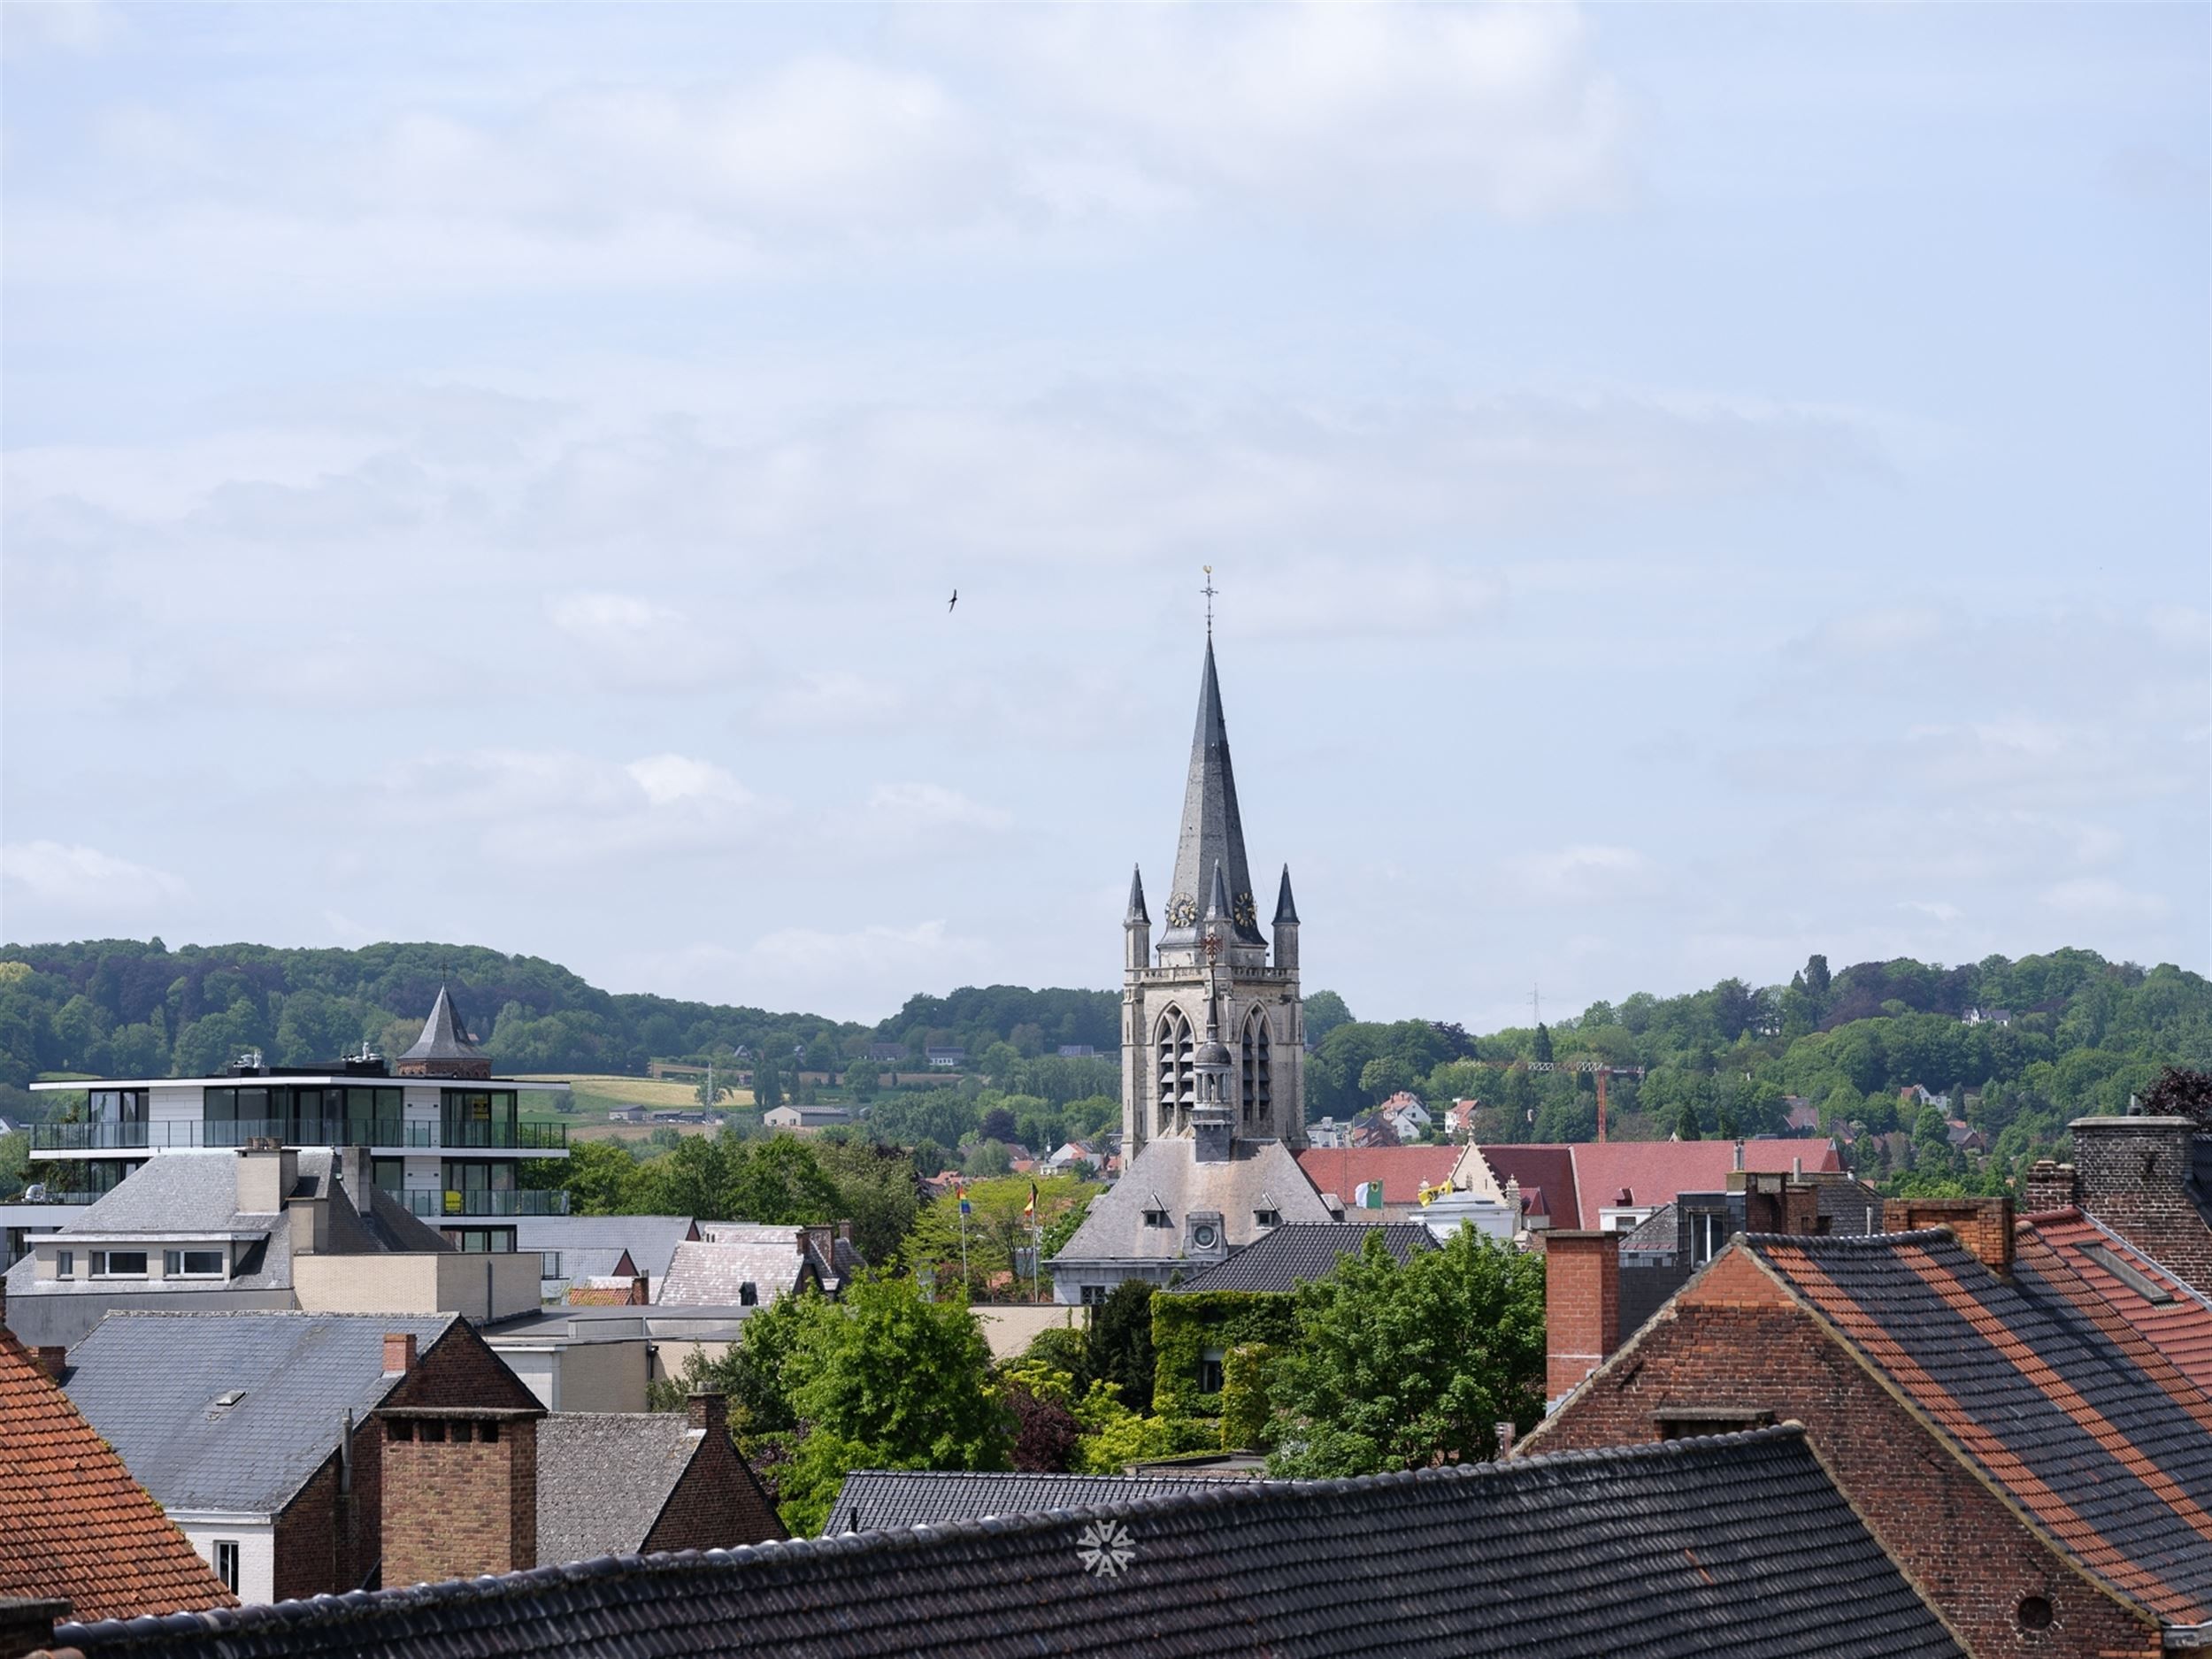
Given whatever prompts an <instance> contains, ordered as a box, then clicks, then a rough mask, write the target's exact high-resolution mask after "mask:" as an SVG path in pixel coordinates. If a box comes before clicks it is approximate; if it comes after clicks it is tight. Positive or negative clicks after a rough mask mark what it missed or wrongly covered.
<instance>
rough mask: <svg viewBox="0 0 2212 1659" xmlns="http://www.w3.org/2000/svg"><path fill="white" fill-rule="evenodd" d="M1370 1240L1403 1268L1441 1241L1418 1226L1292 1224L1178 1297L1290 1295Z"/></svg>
mask: <svg viewBox="0 0 2212 1659" xmlns="http://www.w3.org/2000/svg"><path fill="white" fill-rule="evenodd" d="M1371 1237H1375V1238H1379V1239H1381V1240H1382V1241H1383V1248H1385V1249H1386V1250H1388V1251H1389V1252H1390V1254H1391V1255H1392V1256H1395V1257H1396V1258H1397V1259H1398V1260H1399V1261H1401V1262H1402V1261H1404V1260H1405V1259H1406V1257H1407V1256H1411V1255H1412V1254H1414V1252H1416V1251H1417V1250H1432V1249H1434V1248H1436V1240H1433V1239H1432V1238H1431V1237H1430V1236H1429V1230H1428V1229H1427V1228H1426V1227H1425V1226H1423V1225H1421V1224H1420V1223H1419V1222H1417V1221H1405V1222H1390V1223H1382V1224H1377V1225H1369V1224H1363V1223H1361V1222H1356V1221H1319V1222H1290V1223H1287V1224H1286V1225H1283V1226H1279V1227H1276V1228H1274V1229H1272V1230H1271V1231H1270V1232H1267V1233H1262V1234H1261V1235H1260V1236H1259V1237H1258V1238H1256V1239H1255V1240H1252V1242H1251V1243H1249V1244H1248V1245H1246V1246H1245V1247H1244V1248H1242V1249H1240V1250H1239V1251H1238V1252H1237V1253H1236V1254H1235V1255H1234V1256H1231V1257H1230V1258H1229V1259H1228V1260H1227V1261H1225V1262H1217V1263H1214V1264H1213V1265H1212V1266H1210V1267H1202V1268H1200V1269H1199V1270H1198V1271H1196V1272H1194V1273H1193V1274H1191V1275H1190V1276H1189V1277H1188V1278H1187V1279H1184V1280H1183V1281H1182V1282H1181V1283H1180V1284H1176V1285H1170V1286H1168V1287H1167V1288H1168V1290H1169V1291H1170V1292H1171V1293H1173V1294H1197V1293H1199V1292H1201V1291H1208V1290H1256V1291H1289V1290H1295V1289H1297V1288H1298V1286H1301V1285H1304V1284H1309V1283H1310V1282H1311V1281H1313V1280H1314V1279H1325V1278H1327V1277H1328V1275H1329V1274H1331V1273H1332V1272H1333V1271H1336V1264H1337V1263H1338V1261H1339V1260H1340V1259H1341V1258H1342V1257H1344V1256H1356V1255H1358V1254H1359V1253H1360V1251H1361V1250H1362V1249H1363V1248H1365V1247H1366V1244H1367V1240H1368V1239H1369V1238H1371Z"/></svg>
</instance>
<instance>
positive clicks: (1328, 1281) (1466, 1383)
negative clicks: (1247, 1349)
mask: <svg viewBox="0 0 2212 1659" xmlns="http://www.w3.org/2000/svg"><path fill="white" fill-rule="evenodd" d="M1296 1317H1297V1340H1296V1341H1295V1342H1294V1343H1293V1344H1292V1345H1291V1347H1290V1348H1288V1349H1286V1351H1285V1352H1284V1353H1283V1355H1282V1356H1280V1357H1279V1360H1278V1361H1277V1363H1276V1366H1275V1371H1274V1379H1273V1385H1272V1394H1273V1398H1274V1400H1275V1402H1276V1404H1277V1407H1278V1409H1279V1412H1280V1414H1281V1417H1282V1419H1283V1421H1282V1424H1281V1434H1282V1439H1281V1441H1280V1443H1279V1447H1278V1449H1277V1450H1276V1452H1275V1453H1274V1454H1273V1455H1271V1457H1270V1458H1269V1460H1268V1468H1269V1471H1270V1472H1271V1473H1272V1474H1276V1475H1287V1476H1292V1477H1305V1478H1317V1477H1324V1478H1325V1477H1338V1476H1345V1475H1363V1474H1371V1473H1374V1472H1376V1471H1381V1470H1386V1469H1418V1468H1422V1467H1425V1465H1427V1464H1429V1463H1433V1462H1435V1461H1437V1460H1438V1459H1439V1458H1444V1459H1448V1460H1454V1461H1457V1460H1465V1461H1470V1462H1472V1461H1478V1460H1480V1459H1483V1458H1487V1457H1489V1456H1491V1455H1493V1454H1494V1451H1495V1449H1496V1445H1497V1439H1496V1436H1497V1425H1499V1424H1500V1423H1502V1422H1507V1421H1510V1422H1512V1423H1513V1424H1514V1425H1516V1426H1517V1427H1519V1428H1523V1429H1525V1428H1528V1427H1530V1426H1531V1425H1533V1424H1534V1423H1535V1422H1536V1421H1537V1419H1538V1418H1539V1417H1541V1416H1542V1415H1543V1409H1544V1264H1543V1259H1542V1258H1541V1257H1540V1256H1532V1255H1527V1254H1524V1253H1523V1252H1520V1251H1517V1250H1515V1249H1512V1248H1509V1247H1507V1246H1503V1245H1500V1244H1496V1243H1494V1242H1492V1241H1491V1240H1488V1239H1486V1238H1484V1237H1483V1236H1482V1235H1481V1234H1479V1233H1477V1232H1476V1231H1475V1230H1474V1229H1473V1228H1471V1227H1463V1228H1462V1229H1460V1231H1458V1232H1457V1233H1454V1234H1453V1235H1452V1237H1451V1239H1450V1240H1449V1241H1448V1242H1447V1243H1446V1244H1445V1245H1444V1247H1443V1248H1440V1249H1437V1250H1430V1251H1425V1252H1420V1253H1417V1254H1415V1255H1413V1256H1409V1257H1408V1258H1407V1259H1406V1261H1405V1262H1404V1263H1398V1262H1397V1261H1395V1260H1394V1259H1393V1257H1392V1256H1391V1255H1390V1252H1389V1251H1388V1250H1386V1249H1385V1248H1383V1243H1382V1240H1381V1239H1380V1237H1379V1236H1378V1237H1374V1238H1371V1239H1369V1240H1367V1242H1366V1244H1365V1246H1364V1247H1363V1248H1362V1250H1361V1251H1360V1254H1359V1255H1357V1256H1347V1257H1346V1258H1345V1259H1344V1260H1342V1261H1340V1263H1338V1264H1337V1267H1336V1271H1334V1272H1333V1273H1331V1274H1330V1275H1329V1276H1328V1277H1327V1278H1325V1279H1317V1280H1316V1281H1314V1282H1313V1283H1310V1284H1308V1285H1302V1286H1300V1287H1299V1289H1298V1293H1297V1315H1296Z"/></svg>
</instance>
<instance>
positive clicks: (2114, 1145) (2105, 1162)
mask: <svg viewBox="0 0 2212 1659" xmlns="http://www.w3.org/2000/svg"><path fill="white" fill-rule="evenodd" d="M2067 1127H2068V1128H2070V1129H2071V1130H2072V1131H2073V1133H2074V1170H2075V1177H2074V1191H2075V1202H2077V1203H2078V1204H2079V1205H2080V1206H2081V1207H2082V1208H2083V1209H2084V1210H2088V1211H2089V1212H2090V1213H2091V1214H2092V1215H2094V1216H2099V1217H2101V1216H2102V1215H2103V1214H2104V1213H2105V1211H2107V1210H2115V1211H2123V1212H2131V1211H2135V1210H2143V1211H2145V1212H2147V1213H2148V1212H2159V1211H2163V1210H2169V1209H2175V1210H2178V1209H2181V1208H2186V1207H2188V1204H2189V1199H2188V1194H2187V1193H2186V1192H2185V1190H2184V1184H2185V1182H2186V1181H2187V1179H2188V1177H2189V1172H2190V1163H2191V1157H2192V1154H2193V1149H2194V1148H2193V1143H2194V1141H2195V1140H2196V1128H2197V1126H2196V1125H2195V1124H2193V1122H2191V1121H2190V1120H2189V1119H2188V1118H2075V1119H2074V1121H2073V1122H2072V1123H2071V1124H2070V1125H2067Z"/></svg>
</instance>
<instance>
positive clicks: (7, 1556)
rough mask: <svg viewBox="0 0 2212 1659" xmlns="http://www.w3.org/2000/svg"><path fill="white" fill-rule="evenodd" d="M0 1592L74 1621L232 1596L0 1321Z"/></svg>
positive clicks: (189, 1607)
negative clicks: (51, 1600) (58, 1602)
mask: <svg viewBox="0 0 2212 1659" xmlns="http://www.w3.org/2000/svg"><path fill="white" fill-rule="evenodd" d="M0 1595H9V1596H66V1597H68V1598H69V1601H70V1605H71V1608H72V1609H73V1610H72V1614H71V1617H74V1618H76V1619H79V1620H92V1619H102V1618H135V1617H138V1616H139V1615H141V1614H144V1613H180V1612H197V1611H199V1610H201V1609H204V1608H211V1607H236V1606H237V1605H238V1599H237V1598H236V1597H235V1596H234V1595H232V1594H231V1593H230V1592H229V1591H227V1590H226V1589H225V1588H223V1586H222V1584H221V1582H220V1581H219V1579H217V1578H216V1577H215V1575H214V1574H213V1573H212V1572H211V1571H208V1567H207V1563H205V1562H204V1561H202V1560H201V1559H200V1557H199V1555H197V1554H196V1552H195V1551H194V1550H193V1548H192V1546H191V1545H190V1544H188V1543H187V1542H186V1541H185V1537H184V1534H183V1533H182V1532H179V1531H177V1529H176V1528H175V1527H174V1526H173V1525H171V1524H170V1522H169V1520H168V1519H167V1517H165V1516H164V1515H163V1514H162V1512H161V1509H160V1506H159V1505H157V1504H156V1503H155V1502H154V1501H153V1500H152V1499H151V1498H150V1497H149V1496H147V1495H146V1490H145V1488H144V1487H142V1486H140V1485H139V1484H138V1482H136V1481H135V1480H134V1479H131V1475H130V1471H128V1470H127V1469H126V1468H124V1467H123V1460H122V1459H121V1458H120V1457H118V1456H117V1455H115V1453H114V1452H113V1451H112V1450H111V1449H110V1448H109V1446H108V1443H107V1442H106V1441H105V1440H102V1439H101V1438H100V1437H99V1435H98V1434H96V1432H93V1428H92V1425H90V1424H89V1423H88V1422H86V1421H85V1420H84V1417H83V1416H82V1415H81V1413H79V1411H78V1410H77V1408H76V1407H75V1406H74V1405H73V1404H71V1403H70V1400H69V1396H68V1395H67V1394H64V1393H63V1392H62V1391H61V1388H60V1386H59V1385H58V1384H57V1383H56V1382H55V1381H54V1379H52V1378H50V1377H49V1376H48V1375H47V1374H46V1371H45V1370H44V1368H43V1367H42V1366H41V1365H40V1364H39V1363H38V1361H37V1360H36V1359H35V1357H33V1356H32V1355H31V1354H30V1353H29V1352H27V1350H26V1349H25V1348H24V1347H23V1345H22V1344H21V1343H20V1342H19V1341H17V1340H15V1338H14V1337H13V1336H12V1334H11V1333H8V1332H6V1331H4V1330H0Z"/></svg>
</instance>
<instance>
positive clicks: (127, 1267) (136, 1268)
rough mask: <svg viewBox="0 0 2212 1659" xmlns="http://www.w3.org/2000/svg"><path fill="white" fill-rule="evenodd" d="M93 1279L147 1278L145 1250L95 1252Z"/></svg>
mask: <svg viewBox="0 0 2212 1659" xmlns="http://www.w3.org/2000/svg"><path fill="white" fill-rule="evenodd" d="M92 1277H93V1278H95V1279H143V1278H145V1277H146V1252H145V1251H143V1250H95V1251H93V1253H92Z"/></svg>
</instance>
